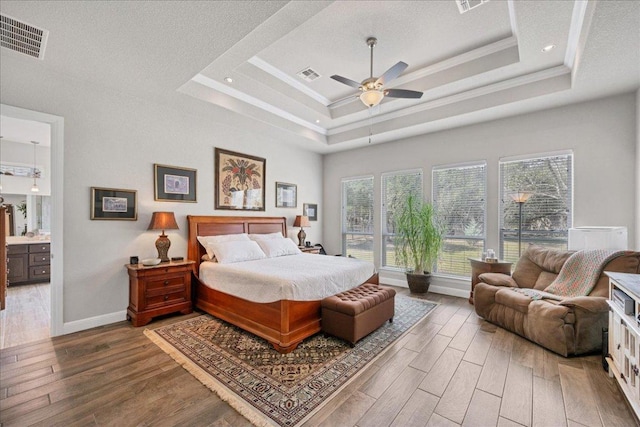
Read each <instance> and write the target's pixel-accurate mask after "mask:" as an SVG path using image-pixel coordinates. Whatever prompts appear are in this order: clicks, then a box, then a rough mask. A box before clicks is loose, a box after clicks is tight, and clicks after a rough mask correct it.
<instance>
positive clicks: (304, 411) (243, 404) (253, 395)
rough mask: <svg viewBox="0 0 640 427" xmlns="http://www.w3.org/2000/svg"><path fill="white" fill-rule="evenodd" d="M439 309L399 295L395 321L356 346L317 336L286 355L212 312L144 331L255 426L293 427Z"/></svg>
mask: <svg viewBox="0 0 640 427" xmlns="http://www.w3.org/2000/svg"><path fill="white" fill-rule="evenodd" d="M436 305H437V304H436V303H433V302H430V301H425V300H420V299H415V298H411V297H407V296H403V295H396V298H395V317H394V319H393V323H389V322H386V323H385V324H384V325H383V326H382V327H381V328H380V329H378V330H377V331H375V332H373V333H372V334H370V335H368V336H367V337H365V338H363V339H362V340H360V341H359V342H358V343H357V344H356V345H355V346H354V347H353V348H352V347H351V346H350V345H349V344H348V343H346V342H344V341H342V340H339V339H337V338H332V337H324V336H323V335H322V334H316V335H314V336H313V337H310V338H307V339H306V340H305V341H303V342H302V343H301V344H299V345H298V348H296V350H294V351H293V352H291V353H289V354H280V353H278V352H277V351H275V350H274V349H273V347H272V346H271V345H270V344H269V343H268V342H267V341H266V340H263V339H262V338H259V337H256V336H255V335H253V334H250V333H247V332H245V331H243V330H241V329H239V328H237V327H235V326H233V325H231V324H229V323H226V322H224V321H221V320H218V319H216V318H214V317H212V316H209V315H202V316H199V317H196V318H192V319H189V320H185V321H183V322H179V323H175V324H172V325H168V326H164V327H161V328H158V329H154V330H145V335H146V336H147V337H149V338H150V339H151V340H152V341H153V342H154V343H155V344H157V345H158V346H159V347H160V348H161V349H162V350H163V351H165V352H166V353H167V354H169V355H170V356H171V357H173V359H175V360H176V361H177V362H178V363H180V364H181V365H182V366H183V367H184V368H185V369H186V370H187V371H189V372H190V373H191V374H192V375H194V376H195V377H196V378H197V379H198V380H200V381H201V382H202V383H203V384H204V385H206V386H207V387H209V388H210V389H211V390H213V391H214V392H216V393H217V394H218V395H219V396H220V398H221V399H222V400H225V401H226V402H228V403H229V404H230V405H231V406H232V407H233V408H235V409H236V410H237V411H238V412H239V413H241V414H242V415H243V416H244V417H245V418H247V419H248V420H249V421H251V422H252V423H253V424H255V425H258V426H287V427H294V426H298V425H300V424H302V423H303V422H304V421H305V420H307V419H308V418H309V417H310V416H312V415H313V414H314V413H315V412H316V411H318V410H319V409H320V408H321V407H322V406H324V404H325V403H326V402H327V401H328V400H329V399H330V398H331V397H332V396H333V395H335V394H336V393H337V392H338V391H340V390H341V389H342V388H344V387H345V386H346V385H347V384H348V383H349V382H351V381H352V380H353V379H354V378H355V377H356V376H357V375H358V372H361V371H362V370H363V368H365V367H366V366H367V365H369V364H370V363H372V362H373V361H375V360H376V359H377V358H378V357H380V356H381V355H382V353H383V352H384V349H385V348H387V347H388V346H389V345H390V344H391V343H393V342H394V341H395V340H397V339H398V338H399V337H400V336H402V335H403V334H404V333H406V332H407V331H409V329H411V327H412V326H414V325H415V324H416V323H417V322H418V321H419V320H420V319H422V318H423V317H425V316H426V315H427V314H429V313H430V312H431V311H432V310H433V309H434V308H435V307H436Z"/></svg>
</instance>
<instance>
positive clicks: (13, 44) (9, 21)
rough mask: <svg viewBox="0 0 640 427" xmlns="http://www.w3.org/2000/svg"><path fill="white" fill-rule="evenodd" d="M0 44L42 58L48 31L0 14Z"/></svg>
mask: <svg viewBox="0 0 640 427" xmlns="http://www.w3.org/2000/svg"><path fill="white" fill-rule="evenodd" d="M0 24H1V25H0V46H2V47H4V48H7V49H10V50H15V51H16V52H20V53H23V54H25V55H29V56H31V57H33V58H38V59H43V58H44V48H45V46H46V44H47V37H48V36H49V31H47V30H42V29H40V28H36V27H34V26H32V25H29V24H26V23H24V22H21V21H18V20H17V19H15V18H11V17H9V16H7V15H0Z"/></svg>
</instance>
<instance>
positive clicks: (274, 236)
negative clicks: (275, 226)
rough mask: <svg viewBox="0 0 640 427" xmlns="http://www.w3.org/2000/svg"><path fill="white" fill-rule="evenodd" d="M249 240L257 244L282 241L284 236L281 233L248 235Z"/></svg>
mask: <svg viewBox="0 0 640 427" xmlns="http://www.w3.org/2000/svg"><path fill="white" fill-rule="evenodd" d="M249 238H250V239H251V240H255V241H256V242H257V241H259V240H271V239H284V236H283V235H282V233H280V232H277V233H268V234H249Z"/></svg>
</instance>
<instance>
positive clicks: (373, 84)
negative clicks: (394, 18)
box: [329, 37, 422, 107]
mask: <svg viewBox="0 0 640 427" xmlns="http://www.w3.org/2000/svg"><path fill="white" fill-rule="evenodd" d="M377 43H378V39H376V38H375V37H369V38H368V39H367V46H369V49H370V50H371V66H370V73H369V76H370V77H369V78H368V79H364V80H363V81H362V83H358V82H356V81H354V80H351V79H348V78H346V77H342V76H339V75H337V74H334V75H333V76H331V78H332V79H333V80H335V81H338V82H340V83H342V84H345V85H347V86H351V87H354V88H356V89H359V90H360V91H361V93H360V95H359V97H360V100H361V101H362V103H363V104H364V105H366V106H367V107H374V106H376V105H378V104H379V103H380V102H381V101H382V99H383V98H384V97H385V96H388V97H389V98H415V99H417V98H420V97H421V96H422V92H418V91H415V90H406V89H385V88H384V86H385V85H386V84H388V83H389V82H391V81H392V80H394V79H396V78H397V77H398V76H399V75H400V74H402V72H403V71H404V70H405V69H406V68H407V67H408V66H409V65H408V64H406V63H405V62H402V61H400V62H398V63H397V64H396V65H394V66H393V67H391V68H389V69H388V70H387V71H385V72H384V74H383V75H381V76H380V77H374V76H373V48H374V46H375V45H376V44H377ZM353 96H354V95H351V96H349V97H347V98H344V99H340V100H338V101H336V102H334V103H332V104H329V107H335V106H337V105H339V104H342V103H344V102H345V101H348V100H351V99H352V98H353Z"/></svg>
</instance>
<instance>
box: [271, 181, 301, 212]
mask: <svg viewBox="0 0 640 427" xmlns="http://www.w3.org/2000/svg"><path fill="white" fill-rule="evenodd" d="M295 207H298V186H297V185H295V184H289V183H286V182H276V208H295Z"/></svg>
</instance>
